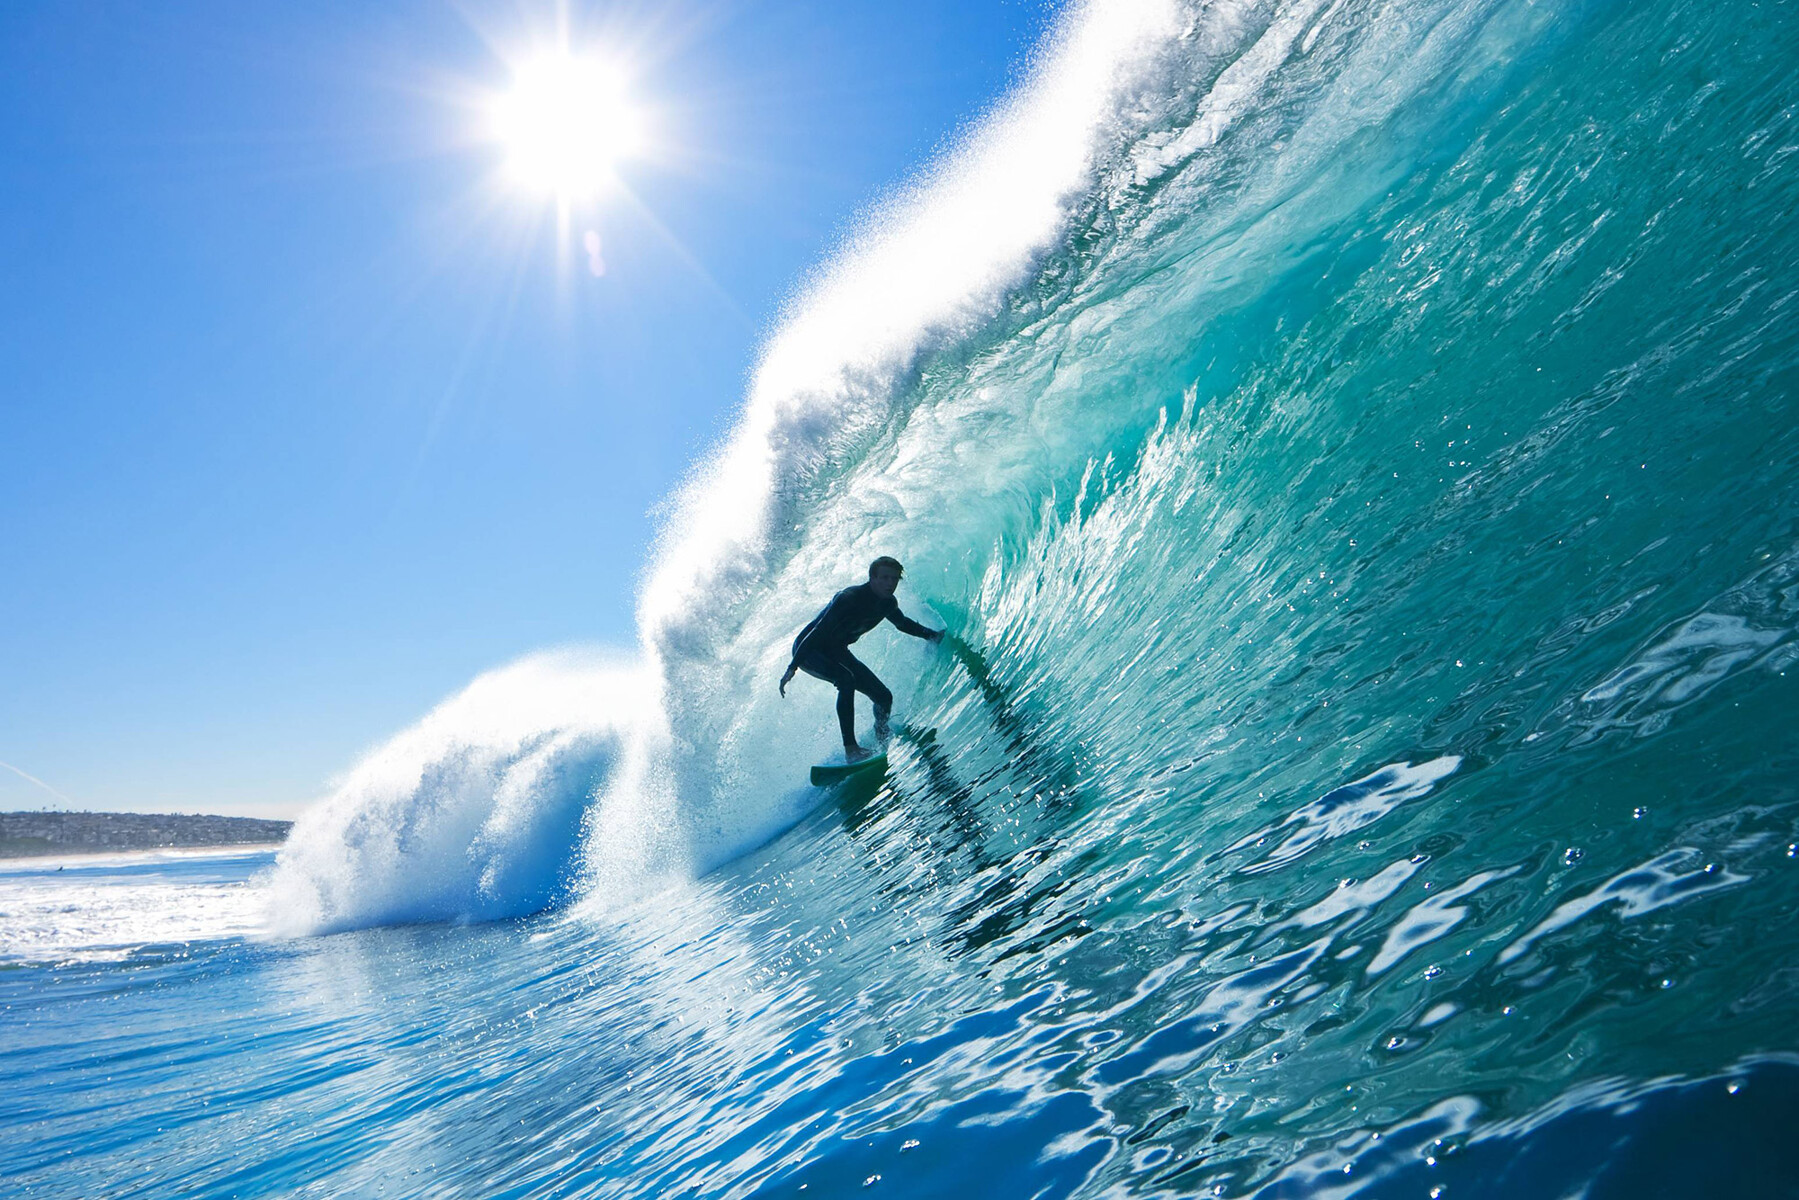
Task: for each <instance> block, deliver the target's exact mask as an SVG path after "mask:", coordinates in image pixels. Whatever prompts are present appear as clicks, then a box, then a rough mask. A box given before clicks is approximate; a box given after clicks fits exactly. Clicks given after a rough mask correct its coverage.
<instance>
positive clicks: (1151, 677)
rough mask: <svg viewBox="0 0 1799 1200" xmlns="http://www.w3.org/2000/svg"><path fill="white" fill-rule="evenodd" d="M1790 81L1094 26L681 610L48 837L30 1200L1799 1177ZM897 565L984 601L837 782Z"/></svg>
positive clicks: (1506, 1185) (1545, 35) (1430, 37)
mask: <svg viewBox="0 0 1799 1200" xmlns="http://www.w3.org/2000/svg"><path fill="white" fill-rule="evenodd" d="M1795 61H1799V15H1796V14H1795V13H1794V12H1793V11H1792V10H1791V8H1790V6H1786V5H1780V4H1768V3H1755V2H1753V0H1735V2H1726V3H1716V4H1697V3H1692V2H1688V0H1649V2H1647V3H1643V4H1636V5H1625V4H1619V3H1608V2H1602V0H1586V2H1578V0H1575V2H1569V3H1562V4H1544V3H1533V2H1529V0H1418V2H1413V3H1403V4H1402V3H1379V2H1374V0H1370V2H1363V3H1358V2H1357V0H1293V2H1286V3H1251V2H1247V0H1243V2H1230V0H1218V2H1212V3H1176V2H1173V0H1168V2H1150V0H1145V2H1143V3H1117V4H1092V5H1081V6H1076V7H1072V8H1070V9H1068V10H1067V11H1065V12H1064V13H1063V14H1062V15H1061V17H1060V18H1059V20H1058V22H1057V24H1056V27H1055V29H1054V31H1053V32H1052V33H1051V35H1050V36H1049V37H1048V39H1047V40H1046V41H1045V43H1044V44H1043V45H1042V46H1040V47H1039V48H1038V50H1037V51H1036V53H1035V55H1034V57H1033V59H1032V62H1031V64H1030V69H1029V71H1028V72H1027V74H1026V76H1025V77H1024V79H1023V80H1022V81H1021V82H1020V84H1019V85H1018V87H1017V88H1016V90H1015V91H1014V92H1013V93H1012V94H1011V95H1009V96H1007V97H1006V98H1004V99H1003V100H1002V101H1001V102H1000V103H999V104H997V105H996V106H995V108H994V109H993V111H992V112H991V113H989V114H988V115H987V116H986V117H985V118H984V119H983V120H982V121H981V122H979V123H978V124H977V125H975V126H974V127H973V128H971V129H970V130H968V131H966V132H965V134H964V135H963V136H962V137H961V139H960V141H959V142H958V143H957V144H956V145H955V146H954V147H953V148H951V149H949V150H948V151H946V152H945V153H944V154H943V156H942V157H941V158H940V160H939V161H937V162H936V163H934V164H933V165H932V166H931V167H930V168H929V169H927V170H926V171H924V172H923V173H921V174H920V176H919V177H918V178H917V179H915V180H914V181H912V183H910V184H909V185H908V186H907V187H905V188H903V189H901V190H899V191H898V192H896V193H895V194H894V195H892V196H891V197H889V198H888V199H887V200H886V201H885V202H883V203H882V204H880V205H878V206H876V207H875V208H873V209H872V210H871V211H870V212H869V213H868V214H867V215H866V218H865V219H864V221H863V222H862V223H861V225H860V226H859V227H858V228H857V229H856V231H855V232H854V233H853V234H852V235H851V236H849V237H847V238H846V239H845V242H844V244H843V245H842V246H841V247H840V248H839V249H838V250H837V252H836V253H835V254H834V256H833V257H832V258H831V259H830V260H829V261H828V262H827V263H825V264H823V265H822V266H821V267H820V268H819V269H818V271H817V272H816V274H815V275H814V276H813V277H812V278H810V279H808V280H806V281H804V283H803V285H802V286H800V287H799V289H798V290H797V291H796V293H795V295H796V298H795V300H794V301H793V303H792V305H791V306H790V308H789V310H788V311H787V312H786V313H785V314H784V316H783V318H782V321H781V322H780V324H779V327H778V328H777V329H776V330H775V331H774V332H773V333H772V334H771V335H770V337H769V340H768V341H767V343H766V345H765V346H764V347H763V349H762V354H761V359H760V361H759V363H758V365H757V368H756V371H755V373H754V376H753V379H752V382H751V384H750V387H749V390H748V394H747V395H746V396H745V398H744V402H743V407H742V411H741V415H740V418H739V420H738V423H737V426H736V428H735V430H734V431H733V432H732V433H731V435H730V436H729V437H728V438H727V439H725V441H724V442H723V443H722V444H721V445H720V446H719V447H718V449H717V450H716V452H715V453H713V454H712V455H711V456H709V457H708V458H707V459H706V460H705V461H703V462H700V463H697V464H696V465H695V467H694V470H693V473H692V476H691V478H690V479H689V480H688V482H687V483H686V484H685V486H684V487H683V488H682V490H681V492H680V493H679V495H677V496H676V497H675V498H674V500H673V502H672V504H671V506H670V510H669V511H670V516H669V518H668V522H667V525H666V528H665V530H664V532H663V537H662V540H661V542H660V543H659V545H658V546H657V547H656V549H655V551H654V553H653V555H652V557H651V560H650V562H648V563H647V564H643V565H642V566H641V571H642V574H641V586H640V591H639V624H640V643H639V645H638V646H637V647H635V648H632V649H629V650H621V651H599V650H592V649H566V648H565V649H551V650H546V651H545V652H543V653H541V654H538V655H534V656H531V657H528V658H526V659H524V660H522V661H520V662H517V663H513V664H510V665H507V666H504V667H501V668H499V669H497V670H495V671H493V672H491V673H489V674H487V675H484V676H483V677H481V678H480V679H477V680H475V681H473V682H472V683H471V684H470V685H469V686H468V687H467V688H466V689H465V690H463V691H462V692H461V693H459V694H458V695H455V696H453V697H450V698H449V699H447V700H445V701H444V702H443V703H442V704H441V705H440V706H439V707H438V708H437V709H436V710H435V711H433V712H432V713H430V714H429V715H427V716H426V717H425V718H424V719H423V720H422V721H420V722H419V723H418V724H417V725H416V726H414V727H413V728H411V729H409V730H406V731H404V732H403V733H401V734H399V735H398V736H396V737H394V738H393V739H391V740H390V741H388V742H387V743H386V744H384V745H382V746H380V747H379V748H377V749H376V750H374V751H373V752H371V753H370V754H369V755H368V756H367V757H365V758H364V759H363V760H362V761H360V762H358V763H356V764H354V765H353V766H351V767H350V769H349V770H348V771H347V772H346V774H345V775H344V776H343V778H342V779H341V780H340V781H338V782H337V783H336V784H335V785H334V787H333V790H332V792H331V794H330V795H329V796H327V797H326V798H324V799H323V800H321V801H320V802H319V803H318V804H317V805H315V806H314V807H313V808H312V809H310V810H309V811H307V812H306V813H305V814H304V815H303V816H302V817H301V819H300V820H299V822H298V823H297V824H296V827H295V829H294V832H293V835H292V837H291V839H290V840H289V842H288V844H287V845H286V846H285V847H284V848H283V849H282V850H281V851H280V853H279V855H269V854H245V855H235V856H229V857H220V858H211V859H204V860H180V861H168V862H154V863H147V864H140V865H137V866H132V867H128V868H127V867H120V866H119V865H117V864H108V865H92V866H85V867H84V866H80V865H75V866H71V867H67V868H65V870H64V871H62V872H60V873H56V874H55V876H54V878H52V871H51V870H50V869H47V868H31V867H18V868H8V869H7V870H5V871H0V1012H3V1013H4V1020H3V1021H0V1052H3V1053H0V1088H3V1089H4V1094H5V1095H6V1096H7V1097H8V1098H9V1099H8V1102H7V1103H6V1104H5V1105H4V1106H0V1133H3V1135H4V1144H5V1147H6V1154H5V1160H6V1161H5V1162H4V1163H3V1164H0V1172H3V1176H0V1177H3V1180H4V1183H3V1186H0V1191H4V1193H5V1194H9V1195H20V1196H45V1197H64V1196H67V1197H89V1196H102V1195H104V1196H111V1195H146V1196H174V1195H183V1196H203V1197H227V1196H364V1195H367V1196H374V1195H381V1196H386V1197H462V1196H467V1197H498V1196H555V1197H601V1196H607V1197H610V1196H619V1197H625V1196H693V1197H702V1196H719V1197H725V1196H729V1197H749V1196H763V1195H770V1196H773V1195H784V1196H794V1195H800V1196H808V1197H809V1196H819V1195H823V1196H836V1195H843V1194H847V1193H849V1192H851V1191H857V1192H860V1191H861V1190H863V1189H880V1190H884V1191H886V1192H890V1193H893V1194H898V1195H902V1196H967V1195H974V1194H986V1195H992V1196H1002V1197H1011V1196H1019V1197H1061V1196H1081V1197H1098V1196H1107V1197H1113V1196H1187V1195H1208V1196H1237V1197H1263V1198H1269V1200H1272V1198H1274V1197H1300V1196H1304V1197H1348V1196H1369V1197H1387V1196H1415V1197H1420V1198H1422V1197H1442V1196H1450V1197H1465V1196H1476V1197H1496V1198H1497V1197H1507V1198H1512V1197H1539V1196H1540V1197H1544V1198H1545V1200H1560V1198H1562V1197H1572V1196H1585V1197H1594V1198H1598V1197H1612V1196H1630V1197H1640V1196H1683V1197H1684V1196H1691V1195H1719V1196H1724V1195H1750V1194H1755V1195H1768V1196H1780V1195H1799V1160H1796V1155H1795V1151H1794V1149H1793V1147H1792V1139H1791V1136H1790V1130H1791V1128H1792V1124H1793V1119H1794V1116H1795V1115H1796V1114H1799V1035H1796V1034H1795V1031H1796V1030H1799V922H1796V921H1795V920H1794V917H1795V912H1796V909H1799V738H1796V737H1795V730H1799V678H1796V673H1795V669H1794V668H1795V667H1796V666H1799V421H1796V420H1795V399H1796V397H1795V393H1796V391H1799V324H1796V322H1795V320H1794V312H1793V302H1794V300H1795V298H1796V297H1799V235H1795V234H1794V233H1793V231H1792V228H1791V225H1792V221H1791V215H1792V213H1793V212H1794V211H1795V209H1796V208H1799V157H1796V155H1799V120H1796V118H1799V79H1796V77H1795V76H1794V73H1793V72H1792V70H1791V64H1792V63H1794V62H1795ZM601 519H603V517H601ZM879 554H892V555H895V556H897V557H899V558H900V559H902V560H903V561H904V562H905V563H906V565H907V573H906V579H905V583H904V584H903V586H902V591H901V597H900V598H901V601H902V603H903V604H904V605H905V607H906V608H907V611H908V612H910V613H911V614H912V615H914V616H915V617H919V618H920V619H922V620H925V621H926V622H927V623H930V624H932V625H935V626H943V627H946V628H948V629H949V630H950V631H951V632H952V633H953V634H954V635H955V638H954V639H951V641H950V642H948V643H946V645H945V647H944V648H942V649H938V648H935V647H931V646H928V645H926V644H924V643H921V642H918V641H915V640H912V639H906V638H901V637H898V636H895V635H893V634H892V633H891V631H890V630H889V631H884V632H877V633H875V634H873V635H871V636H870V637H868V638H867V639H865V640H864V641H863V642H862V643H860V644H859V645H858V647H857V649H858V652H859V653H861V652H862V651H863V650H866V651H867V653H866V655H865V657H866V658H867V659H868V661H869V662H870V664H871V665H872V666H873V667H874V668H875V670H876V671H877V672H878V673H879V674H881V675H882V677H883V678H885V679H886V680H887V681H888V682H889V684H890V685H891V686H892V687H893V689H894V691H895V693H896V696H897V699H898V703H897V711H898V715H899V717H900V718H901V719H902V720H903V721H904V723H905V726H906V728H907V729H908V730H910V731H912V732H910V733H908V734H907V735H906V736H904V737H902V738H901V739H899V740H898V741H896V743H895V744H894V748H893V751H892V765H891V769H890V770H889V771H888V772H887V774H886V775H885V777H882V778H876V779H872V780H869V781H867V782H866V783H864V784H861V785H846V786H844V787H841V788H839V789H837V790H834V791H831V792H823V791H819V790H815V789H812V788H809V787H807V786H805V780H806V767H807V765H808V764H809V763H811V762H813V761H817V760H818V759H820V758H821V757H823V755H824V753H825V752H826V751H828V750H829V749H830V748H831V744H832V742H833V740H834V720H833V718H832V715H831V702H832V697H831V696H830V694H829V691H828V689H826V688H824V687H823V686H821V685H817V684H812V685H811V686H806V685H807V682H808V681H805V680H802V681H800V683H799V684H797V685H795V686H794V687H793V688H790V690H789V695H788V697H787V698H786V699H785V700H783V699H782V698H781V697H780V696H779V695H778V694H777V692H776V681H777V680H778V678H779V676H780V673H781V670H782V668H783V667H784V666H785V664H786V657H787V650H788V645H789V643H790V641H791V638H792V636H793V634H794V632H795V631H796V630H797V629H798V628H799V627H800V626H801V625H802V624H803V623H804V622H805V621H806V620H807V619H808V618H809V617H810V616H811V615H812V613H813V612H814V611H815V610H816V608H817V607H818V605H819V604H821V603H822V602H823V600H824V599H825V598H826V597H828V595H829V594H830V593H831V592H832V591H834V590H836V588H838V587H841V586H843V585H845V584H847V583H850V582H854V581H856V580H857V579H859V578H861V577H862V574H863V572H864V571H865V569H866V564H867V563H868V561H869V560H870V559H871V558H873V557H875V556H876V555H879ZM637 567H638V565H637V564H619V574H620V577H621V578H626V577H628V576H629V575H630V574H631V572H632V571H633V570H634V569H636V568H637ZM862 720H863V722H864V727H865V728H866V722H867V709H866V707H864V708H863V710H862ZM926 730H931V731H934V733H931V734H929V735H926V734H924V733H923V732H922V731H926ZM59 889H60V890H59ZM84 897H85V899H84ZM92 897H101V898H102V899H103V901H104V902H103V903H99V904H98V906H97V907H96V906H95V902H93V901H92ZM84 906H85V907H84Z"/></svg>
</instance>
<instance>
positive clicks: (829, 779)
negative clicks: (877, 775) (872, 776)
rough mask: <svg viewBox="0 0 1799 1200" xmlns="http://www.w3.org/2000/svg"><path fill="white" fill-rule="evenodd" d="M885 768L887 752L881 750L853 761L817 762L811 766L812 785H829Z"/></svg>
mask: <svg viewBox="0 0 1799 1200" xmlns="http://www.w3.org/2000/svg"><path fill="white" fill-rule="evenodd" d="M886 769H887V752H886V751H885V750H882V751H880V752H878V753H876V754H871V755H869V756H868V757H867V758H863V759H858V760H857V761H855V762H853V763H841V762H840V763H819V764H818V765H817V766H815V767H813V768H812V786H813V787H829V786H831V785H832V784H833V783H841V782H843V781H844V780H845V779H851V778H854V777H855V776H857V775H865V774H868V773H870V772H880V771H885V770H886Z"/></svg>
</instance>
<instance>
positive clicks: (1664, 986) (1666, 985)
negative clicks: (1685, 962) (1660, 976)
mask: <svg viewBox="0 0 1799 1200" xmlns="http://www.w3.org/2000/svg"><path fill="white" fill-rule="evenodd" d="M1673 986H1674V981H1673V980H1672V979H1664V980H1662V990H1663V991H1667V990H1668V989H1669V988H1671V987H1673Z"/></svg>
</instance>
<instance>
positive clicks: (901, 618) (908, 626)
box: [887, 604, 948, 642]
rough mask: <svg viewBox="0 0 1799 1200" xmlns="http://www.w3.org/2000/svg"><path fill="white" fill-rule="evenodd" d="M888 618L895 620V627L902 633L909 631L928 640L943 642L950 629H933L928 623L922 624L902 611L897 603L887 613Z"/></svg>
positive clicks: (916, 636) (914, 635)
mask: <svg viewBox="0 0 1799 1200" xmlns="http://www.w3.org/2000/svg"><path fill="white" fill-rule="evenodd" d="M887 619H888V620H889V621H891V622H893V627H894V628H895V629H897V630H899V631H900V632H901V633H909V634H911V635H912V636H913V637H915V638H923V639H924V640H925V641H927V642H941V641H942V640H943V635H944V634H945V633H947V632H948V630H944V629H932V628H931V627H930V626H928V625H920V624H919V623H918V622H917V621H914V620H913V619H912V618H911V617H908V616H907V615H906V614H905V613H903V612H901V611H900V609H899V605H897V604H895V605H894V606H893V611H892V612H890V613H888V614H887Z"/></svg>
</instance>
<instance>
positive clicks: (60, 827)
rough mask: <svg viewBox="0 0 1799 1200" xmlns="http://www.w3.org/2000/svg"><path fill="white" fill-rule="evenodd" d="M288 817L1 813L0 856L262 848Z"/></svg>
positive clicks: (281, 835)
mask: <svg viewBox="0 0 1799 1200" xmlns="http://www.w3.org/2000/svg"><path fill="white" fill-rule="evenodd" d="M292 828H293V822H292V821H269V820H263V819H261V818H258V817H219V816H209V815H205V814H199V813H96V812H13V813H0V861H4V860H9V859H11V860H17V859H33V858H67V857H77V856H79V857H91V856H93V855H105V854H131V853H137V852H140V851H146V850H228V849H245V850H248V849H265V848H268V847H271V846H279V845H281V843H283V842H285V841H286V840H287V834H288V831H289V830H290V829H292Z"/></svg>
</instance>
